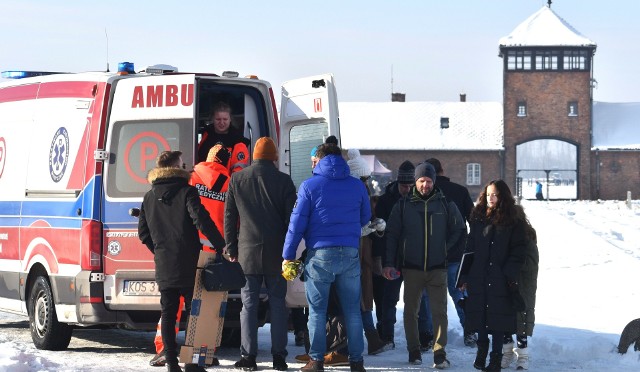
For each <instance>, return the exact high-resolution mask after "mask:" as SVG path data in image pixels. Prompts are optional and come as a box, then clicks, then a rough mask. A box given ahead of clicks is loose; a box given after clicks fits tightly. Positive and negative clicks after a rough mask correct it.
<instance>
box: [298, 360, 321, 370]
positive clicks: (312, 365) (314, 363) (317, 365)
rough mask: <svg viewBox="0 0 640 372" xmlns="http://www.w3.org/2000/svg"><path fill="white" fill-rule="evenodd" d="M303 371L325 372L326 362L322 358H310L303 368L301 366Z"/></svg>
mask: <svg viewBox="0 0 640 372" xmlns="http://www.w3.org/2000/svg"><path fill="white" fill-rule="evenodd" d="M300 371H301V372H323V371H324V362H323V361H321V360H313V359H309V362H308V363H307V364H306V365H305V366H304V367H302V368H300Z"/></svg>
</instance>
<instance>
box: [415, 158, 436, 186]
mask: <svg viewBox="0 0 640 372" xmlns="http://www.w3.org/2000/svg"><path fill="white" fill-rule="evenodd" d="M414 177H415V180H416V181H417V180H418V178H421V177H429V178H431V181H433V182H436V169H435V168H434V167H433V165H431V164H430V163H427V162H425V163H420V164H418V166H417V167H416V171H415V174H414Z"/></svg>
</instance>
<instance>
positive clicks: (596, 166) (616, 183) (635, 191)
mask: <svg viewBox="0 0 640 372" xmlns="http://www.w3.org/2000/svg"><path fill="white" fill-rule="evenodd" d="M591 154H592V163H591V174H592V175H593V177H592V183H591V189H592V190H593V194H594V196H593V199H603V200H625V199H626V198H627V191H631V197H632V198H633V199H636V200H637V199H639V198H640V151H593V152H592V153H591Z"/></svg>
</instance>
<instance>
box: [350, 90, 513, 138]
mask: <svg viewBox="0 0 640 372" xmlns="http://www.w3.org/2000/svg"><path fill="white" fill-rule="evenodd" d="M339 111H340V136H341V143H342V146H343V147H344V148H347V149H348V148H357V149H360V150H501V149H503V141H502V138H503V125H502V104H501V103H500V102H340V104H339ZM443 117H445V118H449V128H446V129H443V128H440V119H441V118H443Z"/></svg>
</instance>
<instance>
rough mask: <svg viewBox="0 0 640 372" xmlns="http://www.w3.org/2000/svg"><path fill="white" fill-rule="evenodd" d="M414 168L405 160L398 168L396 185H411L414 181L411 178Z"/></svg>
mask: <svg viewBox="0 0 640 372" xmlns="http://www.w3.org/2000/svg"><path fill="white" fill-rule="evenodd" d="M414 171H415V167H414V166H413V164H412V163H411V162H410V161H409V160H405V161H404V162H403V163H402V164H400V168H398V180H397V181H398V183H402V184H413V183H414V182H415V179H414V178H413V175H414Z"/></svg>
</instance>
